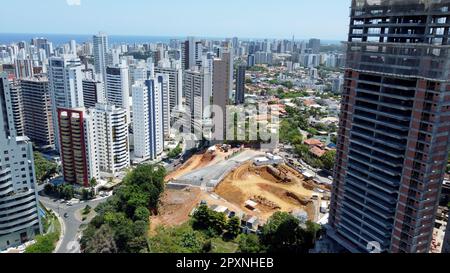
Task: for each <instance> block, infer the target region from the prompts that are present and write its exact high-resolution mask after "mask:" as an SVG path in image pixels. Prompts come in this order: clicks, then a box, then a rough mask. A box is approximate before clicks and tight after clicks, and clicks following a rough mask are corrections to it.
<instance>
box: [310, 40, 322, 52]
mask: <svg viewBox="0 0 450 273" xmlns="http://www.w3.org/2000/svg"><path fill="white" fill-rule="evenodd" d="M308 48H309V49H311V51H312V53H313V54H319V53H320V39H314V38H313V39H309V43H308Z"/></svg>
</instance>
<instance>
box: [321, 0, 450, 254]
mask: <svg viewBox="0 0 450 273" xmlns="http://www.w3.org/2000/svg"><path fill="white" fill-rule="evenodd" d="M350 17H351V21H350V32H349V36H348V42H347V64H346V72H345V83H344V90H343V97H342V109H341V117H340V129H339V138H338V155H337V163H336V168H335V181H334V188H333V197H332V203H331V212H330V222H329V225H330V226H329V230H328V235H329V237H331V238H332V239H333V240H335V241H337V242H338V243H339V245H341V246H343V247H344V248H346V249H347V250H348V251H351V252H368V251H372V250H374V249H373V247H372V246H375V247H376V248H378V246H379V249H376V250H379V251H381V252H393V253H427V252H429V249H430V243H431V240H432V232H433V228H434V222H435V214H436V210H437V207H438V201H439V194H440V190H441V185H442V181H443V175H444V171H445V167H446V165H447V151H448V148H449V132H450V85H449V50H450V45H449V40H448V39H449V27H450V0H353V1H352V6H351V15H350Z"/></svg>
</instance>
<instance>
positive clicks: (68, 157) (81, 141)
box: [58, 108, 99, 187]
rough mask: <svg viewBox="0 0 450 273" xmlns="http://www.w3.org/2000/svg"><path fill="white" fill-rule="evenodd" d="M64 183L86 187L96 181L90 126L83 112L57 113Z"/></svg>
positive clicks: (86, 115) (77, 110) (88, 119)
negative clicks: (93, 180)
mask: <svg viewBox="0 0 450 273" xmlns="http://www.w3.org/2000/svg"><path fill="white" fill-rule="evenodd" d="M58 123H59V139H60V143H61V152H60V155H61V162H62V169H63V176H64V181H65V182H67V183H71V184H78V185H80V186H84V187H89V184H90V183H89V182H90V180H91V179H92V178H96V179H98V178H99V169H98V163H97V154H98V153H97V147H96V145H95V130H94V123H93V121H92V119H91V117H90V116H89V115H88V113H86V111H85V110H84V109H64V108H59V109H58Z"/></svg>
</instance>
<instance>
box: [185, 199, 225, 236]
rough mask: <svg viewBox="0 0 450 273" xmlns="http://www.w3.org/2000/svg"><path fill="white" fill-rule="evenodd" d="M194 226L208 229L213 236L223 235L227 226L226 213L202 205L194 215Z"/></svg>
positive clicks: (198, 228)
mask: <svg viewBox="0 0 450 273" xmlns="http://www.w3.org/2000/svg"><path fill="white" fill-rule="evenodd" d="M193 220H194V222H193V225H192V226H193V228H194V229H197V230H204V231H208V233H210V235H211V236H215V235H219V236H220V235H222V234H223V232H224V230H225V228H226V227H227V220H226V217H225V214H224V213H220V212H215V211H213V210H211V209H209V208H208V206H206V205H200V207H198V209H197V211H196V212H195V213H194V215H193Z"/></svg>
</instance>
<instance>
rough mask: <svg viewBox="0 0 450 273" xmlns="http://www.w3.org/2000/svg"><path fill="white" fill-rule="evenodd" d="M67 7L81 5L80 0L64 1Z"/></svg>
mask: <svg viewBox="0 0 450 273" xmlns="http://www.w3.org/2000/svg"><path fill="white" fill-rule="evenodd" d="M66 2H67V5H69V6H79V5H81V0H66Z"/></svg>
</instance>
